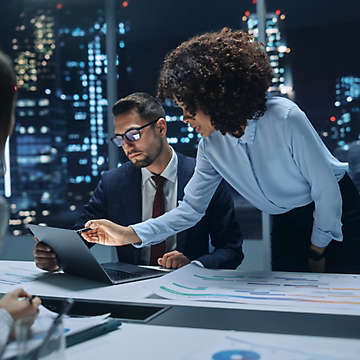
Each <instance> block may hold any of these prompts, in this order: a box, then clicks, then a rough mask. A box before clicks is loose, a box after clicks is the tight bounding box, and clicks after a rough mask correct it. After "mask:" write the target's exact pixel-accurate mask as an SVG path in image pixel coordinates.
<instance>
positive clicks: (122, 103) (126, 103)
mask: <svg viewBox="0 0 360 360" xmlns="http://www.w3.org/2000/svg"><path fill="white" fill-rule="evenodd" d="M131 110H136V111H137V112H138V114H139V116H140V118H141V119H142V120H144V121H147V122H151V121H154V120H157V119H159V118H161V117H165V110H164V108H163V107H162V105H161V103H160V101H159V100H157V99H156V98H154V97H153V96H151V95H149V94H147V93H144V92H136V93H133V94H130V95H128V96H126V97H124V98H121V99H120V100H118V101H117V102H116V103H115V104H114V106H113V108H112V113H113V115H114V116H117V115H121V114H125V113H127V112H129V111H131Z"/></svg>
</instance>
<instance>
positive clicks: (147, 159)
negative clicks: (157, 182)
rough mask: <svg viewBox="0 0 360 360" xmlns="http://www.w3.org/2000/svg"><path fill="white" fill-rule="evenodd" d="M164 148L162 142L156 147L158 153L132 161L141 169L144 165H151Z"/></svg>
mask: <svg viewBox="0 0 360 360" xmlns="http://www.w3.org/2000/svg"><path fill="white" fill-rule="evenodd" d="M162 149H163V143H162V142H160V143H159V146H158V148H157V149H156V153H155V154H154V155H153V156H149V155H145V157H144V158H143V159H141V160H136V159H135V162H133V161H131V162H132V163H133V165H134V166H135V167H137V168H138V169H141V168H143V167H148V166H150V165H151V164H152V163H153V162H154V161H155V160H156V159H157V158H158V157H159V155H160V154H161V152H162Z"/></svg>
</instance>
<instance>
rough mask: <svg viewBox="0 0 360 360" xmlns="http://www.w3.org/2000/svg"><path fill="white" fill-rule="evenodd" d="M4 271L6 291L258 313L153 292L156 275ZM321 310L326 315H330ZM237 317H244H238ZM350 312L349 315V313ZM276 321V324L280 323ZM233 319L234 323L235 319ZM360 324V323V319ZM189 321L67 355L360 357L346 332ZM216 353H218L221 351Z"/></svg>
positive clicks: (1, 279) (359, 344)
mask: <svg viewBox="0 0 360 360" xmlns="http://www.w3.org/2000/svg"><path fill="white" fill-rule="evenodd" d="M0 274H1V276H0V293H5V292H8V291H11V290H13V289H14V288H16V287H19V286H21V287H24V288H25V289H26V290H27V291H28V292H30V293H32V294H36V295H39V296H43V297H54V298H56V297H59V298H64V297H73V298H75V299H83V300H94V301H104V300H107V301H115V302H119V303H123V304H124V303H125V304H126V303H128V304H134V303H136V304H144V305H149V306H150V305H164V306H170V307H174V308H175V310H178V313H179V314H180V317H181V314H182V313H184V314H185V313H186V311H184V310H189V311H190V310H191V311H192V312H191V311H190V312H189V314H190V316H194V315H196V314H197V313H202V314H205V315H203V316H205V317H206V316H207V315H206V314H207V313H206V312H204V311H208V314H209V316H212V315H211V314H216V316H218V317H219V318H221V316H222V314H224V316H227V317H231V316H234V318H235V320H236V321H238V320H237V319H239V321H240V322H241V319H242V318H244V319H245V317H243V315H246V314H248V313H254V314H255V313H258V312H257V311H256V310H257V307H256V306H253V305H249V304H239V303H223V302H207V301H196V302H195V301H181V302H179V301H177V300H167V299H161V298H158V297H156V296H153V295H152V288H153V284H154V283H155V282H156V279H151V280H145V281H141V282H133V283H127V284H121V285H115V286H105V285H102V284H99V283H95V282H92V281H88V280H85V279H80V278H77V277H73V276H69V275H67V274H63V273H54V274H50V273H46V272H43V271H41V270H39V269H37V268H36V267H35V265H34V263H33V262H16V261H0ZM197 309H198V310H197ZM211 310H213V312H211ZM251 310H255V311H251ZM272 310H273V309H271V308H269V311H268V313H269V315H274V314H275V315H276V314H280V313H281V309H276V311H272ZM216 311H217V312H216ZM219 311H220V312H219ZM221 311H222V312H221ZM284 311H285V310H284ZM286 311H288V309H286ZM320 313H321V311H320ZM232 314H233V315H232ZM236 314H237V315H236ZM264 314H266V312H264V313H262V317H261V318H260V323H261V319H264V320H263V321H264V328H265V325H266V326H268V327H269V324H268V323H266V322H269V320H267V319H268V318H267V317H264V316H263V315H264ZM284 315H285V314H284ZM295 315H297V314H294V316H295ZM308 315H309V314H308ZM319 315H321V316H322V315H324V314H319ZM236 316H238V317H237V318H236ZM286 316H288V315H286ZM326 316H331V315H326ZM344 316H345V317H346V316H347V315H344ZM258 317H259V316H258ZM273 318H274V317H270V318H269V319H273ZM353 318H354V317H353ZM357 319H359V320H360V317H355V320H357ZM233 320H234V319H233ZM290 320H291V318H290ZM247 321H252V320H247ZM258 321H259V319H258ZM287 321H288V320H287ZM275 322H276V317H275ZM275 322H274V326H275V325H276V324H275ZM180 323H181V322H180ZM215 323H216V322H215ZM233 323H234V322H232V324H233ZM357 323H359V324H360V321H358V322H357ZM163 324H165V325H166V326H164V325H163ZM174 324H175V325H174ZM339 324H340V323H339ZM248 325H249V330H250V327H251V326H250V325H251V324H249V323H248V324H245V326H243V328H245V329H246V328H247V326H248ZM183 326H185V327H181V326H178V325H176V322H175V323H174V322H173V323H171V322H169V325H168V326H167V324H166V321H165V322H164V321H163V322H161V321H157V322H156V321H154V322H149V323H126V322H125V323H123V324H122V326H121V327H120V328H119V329H118V330H116V331H113V332H111V333H108V334H106V335H103V336H100V337H98V338H95V339H92V340H89V341H86V342H84V343H81V344H78V345H75V346H73V347H70V348H68V349H67V350H66V357H67V359H71V360H72V359H87V360H91V359H95V358H96V359H97V360H98V359H99V357H102V358H106V359H108V358H110V356H112V357H115V358H121V359H142V360H143V359H169V358H171V359H189V360H190V359H214V360H222V359H226V360H227V359H229V360H230V359H232V360H236V359H243V360H245V359H249V360H253V359H261V360H262V359H276V360H281V359H286V360H311V359H313V360H315V359H316V360H322V359H324V360H325V359H326V360H332V359H333V360H336V359H338V360H340V359H342V360H343V359H347V360H352V359H354V360H355V359H357V360H358V359H359V356H358V354H359V353H360V340H359V339H354V338H346V336H340V337H333V336H332V337H323V336H303V335H299V334H294V333H292V335H290V334H287V333H286V332H285V333H284V332H283V333H266V332H264V331H260V332H256V331H254V330H253V329H252V330H250V332H249V331H230V330H221V329H222V327H221V326H220V325H219V327H217V326H216V324H215V327H214V326H212V327H211V328H212V330H211V328H206V325H205V326H204V327H203V326H199V327H203V328H192V327H193V326H191V325H190V326H189V327H188V326H186V325H183ZM231 326H232V325H231ZM231 326H230V327H226V329H236V327H231ZM270 326H271V324H270ZM359 337H360V327H359ZM215 354H217V355H216V356H215ZM246 354H247V355H246ZM245 355H246V356H248V357H246V356H245ZM231 356H233V357H231ZM240 356H242V357H240ZM251 356H252V357H251Z"/></svg>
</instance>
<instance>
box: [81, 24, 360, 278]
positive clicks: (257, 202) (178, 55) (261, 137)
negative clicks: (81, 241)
mask: <svg viewBox="0 0 360 360" xmlns="http://www.w3.org/2000/svg"><path fill="white" fill-rule="evenodd" d="M272 75H273V74H272V70H271V67H270V64H269V61H268V59H267V57H266V55H265V54H264V52H263V50H262V49H261V47H260V45H259V44H258V43H257V42H255V41H254V40H253V38H252V37H250V36H249V35H247V34H246V33H244V32H242V31H231V30H230V29H226V28H225V29H223V30H222V31H221V32H215V33H206V34H203V35H200V36H196V37H194V38H192V39H190V40H188V41H186V42H184V43H183V44H181V45H180V46H178V47H177V48H176V49H175V50H173V51H172V52H171V53H170V54H169V55H168V56H167V57H166V59H165V61H164V64H163V67H162V70H161V74H160V79H159V88H158V92H159V96H160V98H162V99H165V98H171V99H173V100H174V101H175V102H176V103H177V104H178V105H179V106H180V107H181V108H182V109H183V112H184V122H185V123H188V124H190V126H191V127H192V128H194V130H195V131H196V132H198V133H200V134H201V135H202V137H203V138H202V139H201V141H200V143H199V147H198V153H197V165H196V170H195V173H194V175H193V177H192V179H191V180H190V182H189V183H188V185H187V187H186V188H185V197H184V200H183V201H182V202H181V203H180V204H179V206H178V207H177V208H176V209H174V210H173V211H170V212H169V213H166V214H165V215H163V216H161V217H159V218H157V219H151V220H148V221H146V222H144V223H141V224H136V225H132V226H131V227H122V226H120V225H116V224H114V223H111V222H108V221H106V220H93V221H90V222H88V223H87V224H86V226H90V227H91V228H92V229H93V230H92V231H89V232H86V233H83V237H84V238H85V239H86V240H87V241H90V242H98V243H102V244H105V245H124V244H128V243H133V245H134V246H144V245H149V244H154V243H158V242H160V241H161V240H163V239H164V238H166V237H168V236H169V235H171V234H174V233H176V232H179V231H182V230H184V229H186V228H188V227H190V226H193V225H194V224H195V223H196V222H198V221H199V219H200V218H201V217H202V216H203V215H204V212H205V210H206V208H207V206H208V202H209V201H210V199H211V196H212V195H213V193H214V191H215V189H216V187H217V186H218V184H219V182H220V181H221V179H222V178H224V179H225V180H226V181H227V182H228V183H229V184H230V185H231V186H232V187H233V188H234V189H235V190H237V191H238V192H239V193H240V194H241V195H242V196H243V197H245V198H246V199H247V200H248V201H249V202H250V203H252V204H253V205H254V206H255V207H257V208H258V209H260V210H262V211H264V212H266V213H268V214H272V215H273V231H272V257H273V259H272V260H273V270H283V271H307V270H309V266H310V270H312V271H324V270H325V263H326V271H329V272H360V261H358V257H359V249H360V237H359V230H358V229H357V227H358V224H359V219H360V215H359V214H360V197H359V194H358V192H357V191H356V189H355V187H354V186H353V184H352V182H351V180H350V178H349V177H348V175H347V169H348V167H347V164H346V163H341V162H339V161H338V160H337V159H336V158H335V157H333V156H332V155H331V153H330V152H329V151H328V149H327V148H326V146H325V145H324V144H323V142H322V141H321V139H320V137H319V136H318V134H317V133H316V131H315V130H314V128H313V127H312V125H311V123H310V121H309V120H308V119H307V117H306V115H305V114H304V113H303V112H302V111H301V110H300V109H299V108H298V106H297V105H296V104H294V103H293V102H292V101H290V100H288V99H285V98H281V97H270V98H269V97H268V94H267V91H268V88H269V87H270V86H271V84H272ZM125 141H127V140H126V139H125ZM342 224H343V225H344V226H343V228H342ZM344 235H346V237H345V236H344Z"/></svg>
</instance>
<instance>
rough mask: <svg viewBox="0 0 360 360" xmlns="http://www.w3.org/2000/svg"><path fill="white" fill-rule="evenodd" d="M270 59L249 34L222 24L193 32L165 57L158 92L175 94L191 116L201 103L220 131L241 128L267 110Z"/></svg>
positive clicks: (234, 131) (163, 95)
mask: <svg viewBox="0 0 360 360" xmlns="http://www.w3.org/2000/svg"><path fill="white" fill-rule="evenodd" d="M272 76H273V74H272V70H271V67H270V64H269V60H268V58H267V56H266V54H265V53H264V51H263V50H262V48H261V45H260V44H259V43H257V42H256V41H255V40H254V39H253V37H251V36H250V35H248V34H246V33H244V32H243V31H240V30H238V31H232V30H231V29H228V28H224V29H222V30H221V31H220V32H213V33H205V34H203V35H199V36H195V37H193V38H192V39H190V40H188V41H186V42H184V43H182V44H181V45H179V46H178V47H177V48H176V49H174V50H173V51H172V52H171V53H170V54H169V55H167V57H166V58H165V60H164V63H163V66H162V69H161V72H160V78H159V83H158V96H159V98H160V99H162V100H164V99H166V98H170V99H175V100H176V101H177V102H179V103H180V104H182V105H183V106H184V107H185V109H186V111H188V112H189V113H190V114H192V115H193V116H194V115H195V114H196V110H198V109H201V110H202V111H203V112H204V113H205V114H208V115H210V118H211V123H212V124H213V126H214V127H215V129H217V130H220V131H221V133H222V134H226V133H230V134H232V135H234V136H236V137H240V136H241V135H242V134H243V130H242V128H241V127H242V126H244V125H246V124H247V120H249V119H256V118H258V117H260V116H262V115H263V114H264V112H265V110H266V94H267V89H268V88H269V86H270V85H271V80H272Z"/></svg>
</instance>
